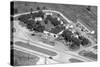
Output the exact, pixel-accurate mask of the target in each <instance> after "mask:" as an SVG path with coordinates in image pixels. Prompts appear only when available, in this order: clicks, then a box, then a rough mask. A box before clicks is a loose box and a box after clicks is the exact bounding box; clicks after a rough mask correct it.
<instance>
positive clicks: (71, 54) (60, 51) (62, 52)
mask: <svg viewBox="0 0 100 67" xmlns="http://www.w3.org/2000/svg"><path fill="white" fill-rule="evenodd" d="M42 11H43V12H49V11H50V12H54V13H58V14H60V15H61V16H62V17H63V18H64V19H65V20H66V21H67V22H69V23H70V24H73V22H72V21H71V20H69V19H68V18H66V17H65V16H64V15H63V14H62V13H60V12H59V11H55V10H42ZM35 12H38V11H33V12H32V13H35ZM29 13H30V12H26V13H21V14H17V15H14V16H13V17H17V16H20V15H24V14H29ZM74 26H75V25H74ZM75 29H76V28H75ZM19 30H21V31H22V33H23V35H25V37H26V38H27V39H29V42H30V43H32V44H33V45H32V46H34V47H35V48H36V46H37V47H42V48H45V49H48V50H52V51H56V52H57V53H58V55H59V56H62V55H65V56H66V55H67V56H66V57H76V58H78V59H81V60H84V61H93V60H90V59H88V58H85V57H82V56H80V55H78V54H77V53H75V52H71V51H65V50H64V49H63V48H64V46H61V45H57V46H56V47H55V48H52V47H49V46H46V45H45V44H43V43H41V42H37V41H34V40H33V39H32V38H31V37H29V36H28V35H27V34H26V32H24V31H23V30H22V29H20V28H19ZM81 33H82V32H81ZM82 34H83V33H82ZM83 35H84V36H86V34H83ZM86 37H87V36H86ZM14 46H15V48H16V49H24V50H26V51H29V52H32V51H33V52H35V53H37V54H41V55H43V56H45V57H49V56H54V55H55V53H53V52H49V51H46V50H44V49H43V50H44V51H45V52H46V53H44V52H41V50H40V48H39V49H35V48H34V47H33V48H34V49H33V50H32V49H31V48H30V47H29V46H25V47H24V46H21V45H14ZM32 46H31V47H32ZM34 50H35V51H34ZM48 52H49V53H50V54H49V53H48ZM52 54H53V55H52ZM64 58H65V57H64ZM54 60H57V61H59V62H62V63H65V62H68V61H67V60H66V61H64V62H63V61H62V60H60V58H59V59H58V58H55V59H54Z"/></svg>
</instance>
